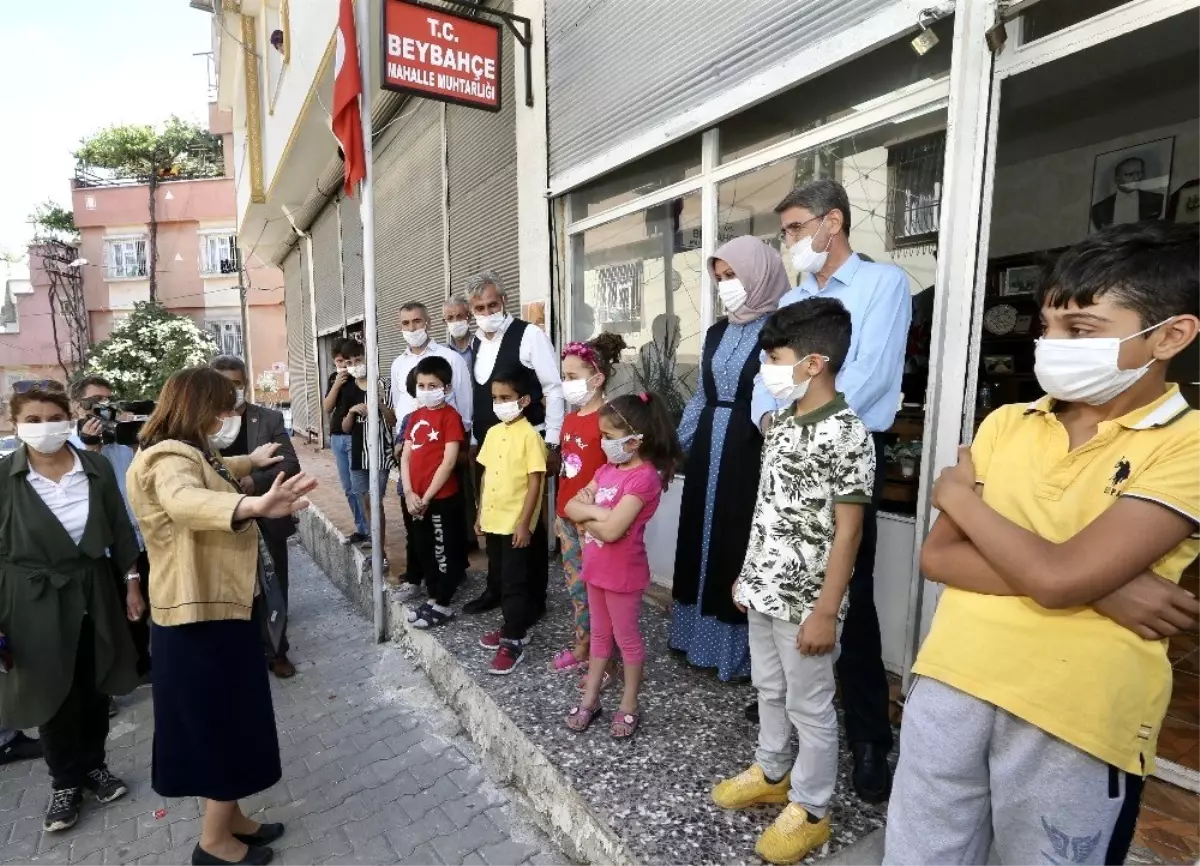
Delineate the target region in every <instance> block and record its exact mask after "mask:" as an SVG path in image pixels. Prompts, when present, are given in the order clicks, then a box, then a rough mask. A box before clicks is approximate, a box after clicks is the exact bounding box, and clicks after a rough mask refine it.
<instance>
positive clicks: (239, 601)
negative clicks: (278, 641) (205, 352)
mask: <svg viewBox="0 0 1200 866" xmlns="http://www.w3.org/2000/svg"><path fill="white" fill-rule="evenodd" d="M236 403H237V395H236V392H235V389H234V387H233V384H232V383H231V382H230V381H229V380H228V379H226V378H225V377H224V376H222V375H221V374H220V373H218V372H217V371H215V370H212V369H209V368H208V367H196V368H192V369H187V370H182V371H180V372H178V373H176V374H175V375H174V376H172V377H171V378H170V379H168V380H167V384H166V385H165V386H164V388H163V391H162V394H161V395H160V396H159V401H158V407H157V408H156V409H155V411H154V414H153V415H151V416H150V419H149V420H148V421H147V422H146V424H145V426H144V427H143V428H142V434H141V446H142V447H141V451H140V452H139V453H138V456H137V458H136V459H135V460H134V462H133V465H132V466H131V467H130V469H129V476H128V484H127V489H128V495H129V503H130V506H131V507H132V508H133V512H134V514H135V515H137V519H138V524H139V525H140V526H141V530H142V535H143V537H144V538H145V541H146V553H147V555H148V557H149V559H150V568H151V571H152V573H153V574H154V579H153V580H152V581H151V583H150V615H151V626H150V641H151V643H150V645H151V651H152V653H153V655H154V684H153V688H154V764H153V770H152V782H153V786H154V790H155V791H157V792H158V793H159V794H161V795H162V796H164V797H203V798H205V799H207V800H208V803H207V804H206V808H205V811H204V824H203V829H202V831H201V834H200V840H199V842H198V843H197V844H196V848H195V849H194V850H193V851H192V863H194V864H224V863H260V864H261V863H269V862H270V861H271V858H272V857H273V856H274V855H273V852H272V850H271V848H270V847H268V845H269V844H270V843H271V842H273V841H274V840H276V839H278V838H279V837H280V836H281V835H283V825H282V824H259V823H257V822H255V821H251V820H250V819H249V818H247V817H246V816H245V815H244V814H242V811H241V808H240V807H239V806H238V800H240V799H242V798H244V797H248V796H251V795H252V794H256V793H258V792H259V791H262V790H264V789H266V788H269V787H270V786H271V785H274V784H275V783H276V782H278V781H279V778H280V776H281V768H280V763H279V739H278V735H277V733H276V729H275V712H274V708H273V707H272V705H271V689H270V683H269V682H268V679H267V667H266V665H265V664H263V654H262V643H261V632H260V630H259V627H258V626H257V625H256V624H255V623H254V622H252V621H251V610H252V607H253V604H254V597H255V595H256V593H257V591H258V587H259V579H258V571H259V568H260V567H263V566H262V565H260V549H261V545H260V544H259V537H258V527H257V525H256V524H255V520H256V519H258V518H261V517H284V516H287V515H291V514H293V513H295V512H297V511H300V510H301V509H303V508H305V507H306V506H307V505H308V500H307V499H305V498H304V496H305V494H306V493H308V492H309V491H311V490H312V489H313V488H314V487H315V486H316V481H315V480H313V479H311V478H309V477H307V476H305V475H304V474H303V473H301V474H300V475H297V476H295V477H293V478H291V479H288V480H286V481H285V480H284V479H283V477H282V473H280V477H278V478H277V479H276V480H275V483H274V485H273V486H272V487H271V488H270V489H269V490H268V491H267V492H266V493H265V494H263V495H262V496H246V495H245V494H243V493H242V492H241V488H240V487H239V486H238V483H237V479H238V478H240V477H242V476H245V475H248V474H249V473H250V471H251V470H252V469H255V468H257V469H262V468H265V467H268V466H271V465H274V464H275V463H278V462H279V460H280V459H281V458H280V457H277V456H275V451H276V449H277V448H278V447H279V446H278V445H274V444H270V445H264V446H262V447H261V448H259V449H257V450H255V451H254V452H253V453H252V454H250V455H249V456H247V457H229V458H222V457H220V456H219V452H220V449H222V448H224V447H227V446H228V445H229V442H230V441H232V439H233V438H235V437H236V436H237V433H238V429H237V427H238V424H239V423H240V421H241V416H239V415H237V414H235V413H234V407H235V405H236ZM227 440H228V441H227Z"/></svg>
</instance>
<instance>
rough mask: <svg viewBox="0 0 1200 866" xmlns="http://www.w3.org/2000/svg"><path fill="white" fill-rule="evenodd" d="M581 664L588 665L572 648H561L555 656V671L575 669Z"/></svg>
mask: <svg viewBox="0 0 1200 866" xmlns="http://www.w3.org/2000/svg"><path fill="white" fill-rule="evenodd" d="M580 665H585V666H586V665H587V662H586V661H580V660H579V659H577V658H575V651H574V650H572V649H565V650H559V651H558V653H556V654H555V656H554V670H555V671H559V672H561V671H569V670H574V669H575V668H577V667H579V666H580Z"/></svg>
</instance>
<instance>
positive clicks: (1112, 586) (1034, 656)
mask: <svg viewBox="0 0 1200 866" xmlns="http://www.w3.org/2000/svg"><path fill="white" fill-rule="evenodd" d="M1198 259H1200V234H1198V231H1197V226H1195V225H1182V224H1172V223H1167V222H1143V223H1136V224H1132V225H1120V226H1113V227H1110V228H1107V229H1104V230H1102V231H1100V232H1097V233H1095V234H1093V235H1091V236H1090V237H1089V238H1088V239H1087V240H1084V241H1082V242H1081V243H1079V244H1077V245H1075V246H1074V247H1072V248H1071V249H1069V250H1068V251H1067V252H1065V253H1064V254H1063V255H1062V256H1061V258H1060V259H1059V260H1058V262H1057V264H1056V265H1055V267H1054V270H1053V272H1052V273H1051V274H1050V275H1049V279H1048V280H1047V282H1046V285H1045V287H1044V288H1043V289H1042V290H1041V292H1040V294H1039V298H1038V300H1039V303H1040V306H1041V317H1042V322H1043V327H1044V337H1043V338H1042V339H1040V340H1039V341H1038V343H1037V346H1036V349H1035V364H1034V370H1035V373H1036V374H1037V378H1038V382H1039V384H1040V385H1041V387H1042V389H1043V390H1044V391H1045V392H1046V395H1047V396H1046V397H1044V398H1042V399H1041V400H1038V401H1037V402H1035V403H1032V404H1029V405H1028V406H1022V405H1010V406H1004V407H1002V408H1000V409H999V410H997V411H996V412H994V413H992V414H991V415H989V416H988V417H987V418H986V419H985V420H984V422H983V424H982V425H981V426H980V428H979V431H978V433H977V434H976V437H975V442H974V445H973V446H972V447H971V448H970V449H967V448H963V449H961V450H960V453H959V463H958V465H957V466H955V467H953V468H950V469H946V470H944V471H943V472H942V474H941V477H940V478H939V479H938V481H937V484H936V485H935V487H934V490H933V504H934V506H935V507H936V508H938V509H939V510H940V511H941V515H940V516H939V517H938V519H937V522H936V523H935V524H934V526H933V529H932V531H931V532H930V533H929V537H928V538H927V539H926V541H925V544H924V547H923V548H922V551H921V567H922V571H923V572H924V573H925V575H926V576H927V577H928V578H929V579H930V580H933V581H936V582H938V583H942V584H944V585H945V589H944V591H943V592H942V595H941V598H940V600H939V603H938V608H937V611H936V613H935V615H934V619H933V623H932V626H931V628H930V632H929V636H928V637H927V638H926V639H925V643H924V645H923V646H922V647H921V651H920V654H919V656H918V658H917V663H916V665H915V666H914V672H915V673H916V674H918V678H917V680H916V682H915V683H914V684H913V688H912V690H911V692H910V693H909V697H908V701H907V704H906V706H905V713H904V725H903V727H902V729H901V739H900V763H899V766H898V767H897V772H896V779H895V787H894V790H893V792H892V797H891V803H890V807H889V809H888V822H887V837H886V843H885V853H884V863H985V862H987V857H988V851H989V848H990V846H991V845H992V843H993V842H994V843H995V845H996V848H997V851H998V854H999V857H1000V860H1001V862H1004V863H1043V862H1050V863H1105V862H1108V863H1121V862H1123V861H1124V857H1125V853H1126V851H1127V850H1128V848H1129V843H1130V840H1131V839H1132V835H1133V828H1134V824H1135V822H1136V819H1137V812H1138V806H1139V802H1140V796H1141V786H1142V779H1143V777H1144V776H1145V775H1147V774H1148V773H1150V772H1151V771H1152V770H1153V768H1154V750H1155V743H1156V740H1157V738H1158V732H1159V728H1160V726H1161V724H1162V719H1163V716H1164V714H1165V712H1166V708H1167V702H1168V700H1169V699H1170V693H1171V668H1170V664H1169V663H1168V661H1167V654H1166V641H1165V640H1163V638H1166V637H1169V636H1170V635H1172V634H1175V633H1176V632H1178V631H1179V630H1180V629H1184V628H1191V627H1193V626H1194V625H1195V623H1196V619H1197V615H1198V612H1200V606H1198V604H1197V601H1196V599H1195V598H1194V597H1193V596H1192V595H1191V594H1190V593H1187V592H1185V591H1184V590H1182V589H1180V588H1179V587H1178V586H1177V584H1178V581H1179V577H1180V574H1181V572H1182V571H1183V569H1184V568H1185V567H1186V566H1187V565H1188V564H1189V563H1191V562H1192V561H1193V560H1194V559H1195V558H1196V552H1197V540H1196V537H1195V533H1196V528H1197V521H1198V519H1200V414H1198V413H1197V412H1196V411H1194V410H1192V409H1190V408H1189V407H1188V405H1187V403H1186V402H1185V401H1184V399H1183V397H1182V396H1181V395H1180V393H1179V389H1178V387H1177V386H1175V385H1170V386H1168V385H1167V384H1166V375H1167V365H1168V363H1169V362H1170V360H1171V359H1172V358H1174V357H1175V356H1177V355H1178V354H1179V353H1180V352H1182V351H1183V350H1184V349H1185V348H1186V347H1187V346H1188V345H1189V344H1190V343H1191V342H1192V341H1193V340H1194V339H1195V337H1196V333H1197V329H1198V327H1200V319H1198V318H1197V312H1198V311H1197V298H1198V296H1200V280H1198V267H1197V261H1198Z"/></svg>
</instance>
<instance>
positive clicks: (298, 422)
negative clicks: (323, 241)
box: [283, 248, 308, 430]
mask: <svg viewBox="0 0 1200 866" xmlns="http://www.w3.org/2000/svg"><path fill="white" fill-rule="evenodd" d="M301 270H302V268H301V262H300V250H299V248H293V249H292V251H291V252H290V253H288V255H287V258H285V259H284V260H283V305H284V307H283V308H284V316H285V319H284V322H285V325H286V327H287V348H288V393H289V394H290V395H291V396H290V399H291V401H292V429H293V430H307V429H308V403H307V396H306V395H307V394H308V387H307V383H306V382H305V379H304V322H303V320H304V301H303V293H304V286H303V284H302V282H301V279H300V271H301Z"/></svg>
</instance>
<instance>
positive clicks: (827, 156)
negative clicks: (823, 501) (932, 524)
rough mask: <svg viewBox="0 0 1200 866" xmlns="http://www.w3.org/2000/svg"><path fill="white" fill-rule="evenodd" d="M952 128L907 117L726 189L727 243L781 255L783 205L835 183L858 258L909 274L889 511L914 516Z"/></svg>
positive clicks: (890, 451)
mask: <svg viewBox="0 0 1200 866" xmlns="http://www.w3.org/2000/svg"><path fill="white" fill-rule="evenodd" d="M945 124H946V113H945V110H944V109H938V110H936V111H931V112H929V113H927V114H923V115H919V116H916V117H913V116H909V117H907V118H901V119H899V120H898V121H897V122H893V123H886V124H882V125H880V126H877V127H874V128H871V129H867V130H864V131H862V132H860V133H857V134H855V135H852V136H848V137H847V138H843V139H839V140H837V141H833V142H830V143H829V144H826V145H821V146H820V147H816V148H813V149H812V150H808V151H804V152H802V153H799V154H796V155H795V156H790V157H788V158H787V159H783V160H779V161H778V162H774V163H771V164H769V165H765V166H763V167H761V168H759V169H756V170H754V171H750V172H747V173H745V174H742V175H738V176H737V177H734V178H731V179H729V180H727V181H724V182H723V183H721V184H720V185H718V187H717V207H718V216H717V218H718V225H719V232H720V240H721V241H725V240H727V239H728V238H730V237H735V236H737V235H744V234H749V235H754V236H755V237H758V238H761V239H762V240H763V241H765V242H766V243H768V244H770V245H772V246H773V247H776V248H779V247H780V237H779V216H778V215H777V214H776V213H775V206H776V205H777V204H778V203H779V202H780V201H781V200H782V199H783V197H784V196H785V195H787V193H788V192H789V191H790V190H791V189H792V188H793V187H796V186H800V185H802V184H805V183H808V182H810V181H813V180H819V179H822V178H829V179H832V180H836V181H838V182H839V183H841V184H842V185H843V186H844V187H845V188H846V193H847V195H848V196H849V198H850V221H851V228H850V245H851V246H852V247H853V248H854V250H855V252H857V253H859V255H861V256H863V257H865V258H869V259H871V260H873V261H876V262H891V263H893V264H895V265H897V266H898V267H900V268H902V269H903V270H904V272H905V273H906V274H907V275H908V280H909V290H910V291H911V292H912V294H913V320H912V326H911V328H910V331H909V340H908V348H907V353H906V357H905V364H904V378H903V383H902V386H901V388H902V391H903V395H904V396H903V401H902V402H903V405H902V407H901V409H900V412H899V413H898V414H897V416H896V421H895V423H894V425H893V426H892V428H891V430H889V431H888V434H889V435H888V441H887V448H886V451H885V463H884V466H883V471H884V472H885V478H886V480H885V483H884V493H883V504H882V507H883V509H884V510H886V511H890V512H894V513H905V514H913V513H915V509H916V501H917V484H918V478H919V477H920V472H919V471H918V466H917V464H918V462H919V461H920V454H921V437H922V434H923V430H924V423H925V414H924V405H925V392H926V389H927V387H928V378H929V375H928V371H929V351H930V339H929V337H930V331H931V319H932V312H933V281H934V271H935V269H936V265H937V262H936V259H935V255H934V253H935V250H936V241H937V233H936V232H937V216H936V209H937V207H938V204H936V203H934V202H933V201H932V199H933V198H937V199H940V189H941V180H942V177H941V166H942V157H941V150H942V149H943V148H944V141H945V134H944V129H945ZM897 183H899V184H900V187H899V188H897ZM910 200H916V201H917V202H923V206H919V205H918V206H913V207H909V208H907V211H906V209H905V208H900V209H899V210H898V209H897V206H896V202H908V201H910ZM906 212H907V213H908V214H909V215H908V217H907V219H906V218H905V213H906ZM897 227H899V228H900V229H901V230H902V231H901V234H903V235H904V236H905V237H904V238H902V240H903V239H916V238H918V237H919V238H920V241H919V243H915V244H913V245H905V244H902V243H897V237H896V234H897ZM918 229H920V231H918ZM783 261H784V267H785V268H786V269H787V271H788V274H789V277H790V278H791V281H792V283H793V284H795V283H796V282H797V281H798V277H799V275H798V274H796V273H795V271H794V270H793V269H792V263H791V257H790V256H787V255H784V256H783Z"/></svg>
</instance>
